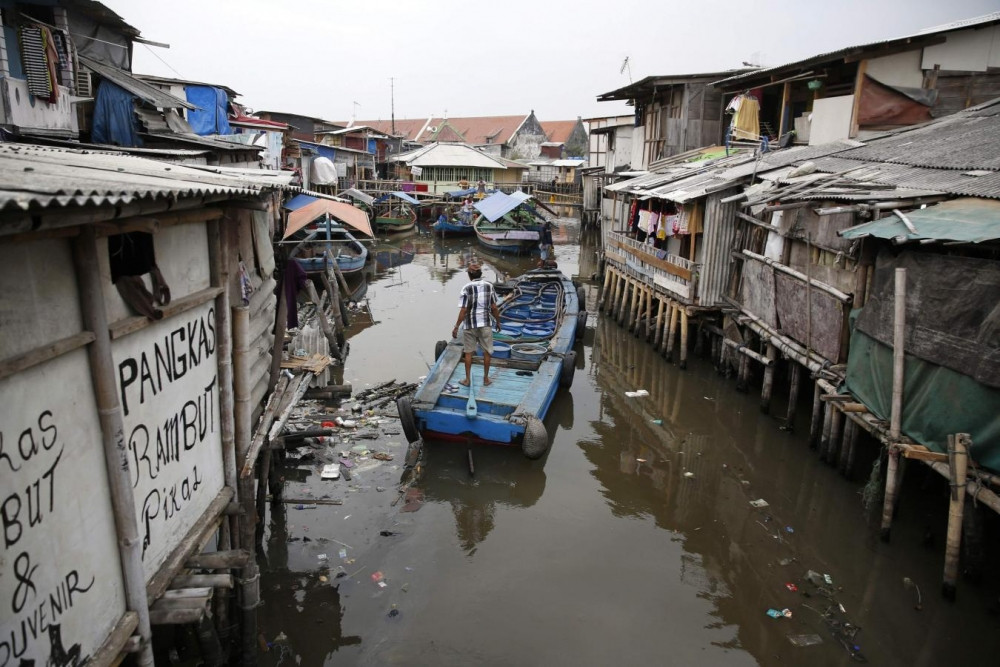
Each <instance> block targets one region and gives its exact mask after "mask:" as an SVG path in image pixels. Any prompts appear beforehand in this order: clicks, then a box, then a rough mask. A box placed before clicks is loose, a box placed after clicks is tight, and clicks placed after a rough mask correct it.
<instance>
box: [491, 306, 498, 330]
mask: <svg viewBox="0 0 1000 667" xmlns="http://www.w3.org/2000/svg"><path fill="white" fill-rule="evenodd" d="M490 312H492V313H493V324H495V325H496V330H497V331H500V309H499V308H497V303H496V301H494V302H493V303H491V304H490Z"/></svg>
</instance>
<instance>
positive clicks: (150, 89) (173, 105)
mask: <svg viewBox="0 0 1000 667" xmlns="http://www.w3.org/2000/svg"><path fill="white" fill-rule="evenodd" d="M78 57H79V58H80V62H82V63H83V64H84V65H86V66H87V68H88V69H92V70H94V71H95V72H97V73H98V74H100V75H101V76H102V77H104V78H105V79H107V80H108V81H110V82H111V83H114V84H115V85H118V86H121V87H122V88H124V89H125V90H127V91H128V92H130V93H132V94H133V95H137V96H138V97H140V98H142V99H143V100H145V101H147V102H149V103H150V104H152V105H153V106H154V107H157V108H160V109H177V108H180V107H184V108H185V109H197V108H198V107H196V106H195V105H193V104H191V103H190V102H188V101H187V100H182V99H181V98H179V97H176V96H174V95H171V94H170V93H168V92H167V91H165V90H161V89H159V88H157V87H156V86H154V85H152V84H150V83H146V82H145V81H143V80H142V79H137V78H136V77H134V76H132V74H131V73H130V72H126V71H125V70H123V69H118V68H117V67H111V66H110V65H105V64H104V63H101V62H98V61H97V60H94V59H93V58H88V57H87V56H85V55H82V54H81V55H78Z"/></svg>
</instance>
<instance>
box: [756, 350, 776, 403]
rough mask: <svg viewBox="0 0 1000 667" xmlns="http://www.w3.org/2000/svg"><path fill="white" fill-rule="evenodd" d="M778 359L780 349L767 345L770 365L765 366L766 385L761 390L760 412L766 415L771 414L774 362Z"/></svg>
mask: <svg viewBox="0 0 1000 667" xmlns="http://www.w3.org/2000/svg"><path fill="white" fill-rule="evenodd" d="M777 358H778V348H776V347H775V346H774V345H772V344H771V343H768V344H767V360H768V361H770V362H771V363H769V364H768V365H766V366H764V383H763V385H762V386H761V389H760V411H761V412H763V413H764V414H765V415H766V414H768V413H770V412H771V393H772V391H773V389H774V367H775V366H776V365H777V364H775V363H774V362H775V361H776V360H777Z"/></svg>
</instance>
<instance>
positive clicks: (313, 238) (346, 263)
mask: <svg viewBox="0 0 1000 667" xmlns="http://www.w3.org/2000/svg"><path fill="white" fill-rule="evenodd" d="M291 238H292V240H299V239H301V240H302V241H303V243H301V244H300V245H298V246H296V247H295V249H294V250H293V251H292V252H291V257H292V258H293V259H295V261H296V262H298V263H299V266H301V267H302V268H303V269H304V270H305V271H306V272H307V273H310V272H318V271H324V270H325V269H327V268H332V264H331V263H330V262H331V260H332V261H335V262H337V266H338V267H340V272H341V273H343V274H344V275H348V274H352V273H358V272H360V271H361V270H362V269H363V268H365V262H366V261H368V248H366V247H365V246H364V244H363V243H361V242H360V241H358V240H357V239H356V238H355V237H354V235H353V234H351V232H349V231H348V230H347V228H346V227H344V226H343V225H341V224H340V223H338V222H335V221H333V220H331V219H329V218H328V219H327V220H326V221H324V222H320V223H318V224H317V225H315V226H313V227H309V228H306V229H302V230H300V231H299V232H297V233H296V234H294V235H292V237H291ZM306 249H309V250H312V254H313V256H312V257H298V256H297V255H300V254H302V253H303V251H304V250H306ZM327 251H329V253H327Z"/></svg>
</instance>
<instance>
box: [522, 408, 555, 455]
mask: <svg viewBox="0 0 1000 667" xmlns="http://www.w3.org/2000/svg"><path fill="white" fill-rule="evenodd" d="M549 445H550V443H549V432H548V431H546V430H545V424H543V423H542V420H541V419H539V418H538V417H535V416H534V415H532V416H530V417H527V418H526V419H525V425H524V440H523V441H522V442H521V452H522V453H523V454H524V455H525V456H527V457H528V458H529V459H540V458H542V456H544V455H545V452H547V451H549Z"/></svg>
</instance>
